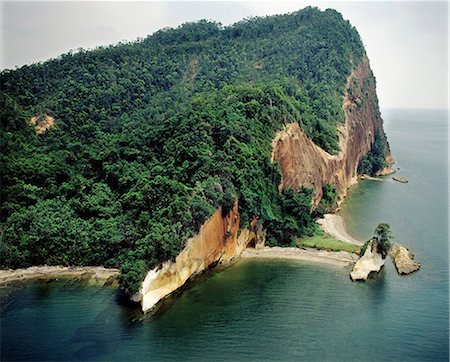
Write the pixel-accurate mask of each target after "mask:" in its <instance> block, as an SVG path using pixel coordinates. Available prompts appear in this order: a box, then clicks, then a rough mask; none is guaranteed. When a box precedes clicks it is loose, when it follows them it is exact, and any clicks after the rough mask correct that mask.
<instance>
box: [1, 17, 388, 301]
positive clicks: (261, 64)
mask: <svg viewBox="0 0 450 362" xmlns="http://www.w3.org/2000/svg"><path fill="white" fill-rule="evenodd" d="M363 66H365V67H366V68H367V67H368V62H367V58H366V56H365V51H364V48H363V45H362V42H361V40H360V38H359V35H358V33H357V31H356V30H355V29H354V28H353V27H352V26H351V25H350V24H349V23H348V22H347V21H344V20H343V19H342V17H341V15H340V14H339V13H337V12H336V11H334V10H326V11H324V12H321V11H319V10H317V9H314V8H306V9H304V10H301V11H299V12H296V13H293V14H288V15H279V16H272V17H266V18H254V19H249V20H245V21H242V22H239V23H237V24H234V25H232V26H230V27H222V26H221V25H220V24H216V23H211V22H207V21H200V22H198V23H190V24H185V25H183V26H181V27H179V28H177V29H165V30H161V31H159V32H157V33H155V34H153V35H152V36H149V37H148V38H146V39H144V40H141V41H138V42H134V43H128V44H119V45H116V46H111V47H107V48H99V49H96V50H94V51H80V52H77V53H74V54H65V55H62V56H61V57H59V58H58V59H55V60H51V61H48V62H45V63H42V64H35V65H31V66H25V67H22V68H20V69H17V70H13V71H4V72H2V73H1V87H2V93H1V115H0V116H1V137H2V142H1V167H2V170H1V171H2V172H1V185H2V187H1V222H2V234H1V254H2V259H1V267H2V268H6V267H13V268H16V267H26V266H31V265H39V264H44V263H45V264H49V265H105V266H120V267H121V281H122V284H123V286H124V287H125V288H127V289H128V290H129V291H130V292H135V291H137V290H138V288H139V286H140V283H141V281H142V280H143V277H144V276H145V273H146V272H147V270H149V269H151V268H153V267H155V266H156V265H158V264H159V263H160V262H162V261H165V260H171V259H172V260H173V259H174V258H175V257H176V256H177V255H178V254H179V253H180V251H181V250H183V248H184V246H185V245H186V242H187V240H188V239H189V238H191V237H192V236H194V235H195V234H196V233H197V232H198V231H199V230H200V228H201V226H202V225H203V224H204V222H205V221H206V220H208V219H209V218H210V217H211V216H212V215H213V214H214V213H215V212H216V210H219V209H221V210H222V215H223V217H228V216H226V215H229V212H230V211H232V209H233V206H234V204H235V200H237V201H238V205H239V218H240V227H241V228H248V227H250V229H252V230H264V231H265V232H266V242H267V243H268V244H270V245H290V244H291V242H292V240H293V238H294V237H297V236H301V235H312V234H313V233H314V232H315V229H316V226H315V224H314V222H313V220H314V217H316V216H318V215H320V214H321V213H323V212H325V211H327V210H328V209H330V208H331V207H332V206H333V205H334V203H335V202H336V198H337V196H338V194H339V195H342V194H343V192H342V189H346V187H348V184H346V183H345V182H344V183H343V184H342V185H341V184H340V183H339V182H338V181H339V180H338V179H337V178H334V177H331V176H332V175H334V174H333V172H334V171H333V170H331V169H330V170H331V171H330V172H328V174H329V175H328V176H329V177H328V178H327V177H326V172H325V173H323V174H320V175H318V176H315V177H317V178H320V183H317V182H311V180H313V178H312V179H309V183H308V182H305V180H303V179H302V177H296V178H295V179H296V180H297V181H296V182H295V184H292V185H289V184H286V182H285V181H286V177H287V176H286V174H285V173H284V171H285V170H283V168H281V169H280V167H279V164H278V163H276V162H275V163H272V158H273V152H274V150H273V144H272V142H273V140H274V138H275V136H276V134H277V132H283V130H285V128H286V127H288V126H289V125H291V124H298V132H301V134H304V135H305V137H306V138H307V139H308V142H311V143H312V144H313V145H314V147H317V149H320V151H319V152H320V153H323V155H325V156H324V157H325V158H326V159H328V158H330V159H337V158H339V157H341V156H340V155H342V154H343V153H346V151H347V146H345V149H343V148H342V142H341V144H340V140H342V132H341V131H342V127H345V124H346V119H347V118H348V113H349V111H348V110H349V109H354V110H355V111H354V114H359V116H358V117H360V118H361V119H360V120H361V122H362V123H361V122H360V123H361V127H362V128H361V130H364V129H365V126H366V125H367V124H368V123H367V122H371V123H370V124H371V127H370V132H369V133H367V134H361V139H362V140H363V141H361V142H362V143H361V144H358V143H355V145H356V146H355V147H356V148H357V149H356V151H355V153H354V155H353V156H352V157H351V160H352V162H351V163H348V164H347V163H345V162H344V163H345V164H344V163H343V164H342V165H341V164H339V165H341V166H342V167H347V168H348V170H347V172H346V175H347V174H349V175H350V174H351V175H353V174H354V173H355V172H356V167H357V166H358V164H359V161H360V159H361V158H362V156H363V155H364V154H368V155H367V156H365V157H364V160H365V162H364V164H361V165H360V171H361V172H362V170H364V171H366V170H369V169H370V170H369V171H370V173H374V172H376V171H378V169H380V168H382V167H384V166H385V160H384V156H385V155H387V154H388V148H387V147H386V146H387V143H386V140H385V137H384V132H383V131H382V124H381V118H380V117H379V111H378V104H377V100H376V94H375V90H374V89H375V81H374V78H373V76H372V74H371V72H370V68H367V69H366V68H365V73H364V74H363V75H364V77H361V76H360V77H359V78H358V76H357V72H356V70H357V69H362V67H363ZM358 67H359V68H358ZM351 74H356V76H354V77H353V78H349V77H350V75H351ZM349 79H352V83H349ZM366 79H367V81H366ZM344 100H348V101H349V102H350V103H351V104H350V105H347V107H344V106H343V104H344ZM344 105H345V104H344ZM360 110H364V112H362V111H361V112H360ZM346 112H347V113H346ZM350 112H352V111H351V110H350ZM358 112H360V113H358ZM365 117H366V118H365ZM367 117H369V119H367ZM364 122H366V123H364ZM362 132H364V131H362ZM372 145H376V147H372ZM371 150H372V152H370V151H371ZM295 152H300V153H301V147H300V151H299V150H298V151H295ZM283 159H285V158H283V157H281V158H275V159H273V161H279V162H280V165H281V164H282V163H283ZM294 161H295V160H294ZM294 161H293V164H295V162H294ZM289 162H290V161H289ZM289 162H288V163H289ZM291 163H292V162H291ZM355 163H356V164H355ZM327 165H329V164H328V163H326V164H324V166H323V167H324V169H326V168H327V167H328V166H327ZM333 167H338V166H333ZM339 167H340V166H339ZM313 168H314V167H313ZM292 172H294V173H295V172H298V169H297V171H292ZM292 172H291V174H292ZM353 176H354V175H353ZM345 177H346V178H347V176H345ZM313 181H314V180H313ZM280 185H282V186H285V187H281V188H280ZM318 185H319V186H318ZM280 190H281V192H280ZM312 205H315V206H314V207H313V208H312ZM311 210H313V211H311ZM236 232H237V231H236Z"/></svg>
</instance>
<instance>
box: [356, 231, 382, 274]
mask: <svg viewBox="0 0 450 362" xmlns="http://www.w3.org/2000/svg"><path fill="white" fill-rule="evenodd" d="M377 246H378V243H377V241H376V240H375V239H373V240H372V241H371V242H370V243H369V245H368V246H367V249H366V251H365V253H364V255H363V256H362V257H361V258H360V259H359V260H358V261H357V262H356V263H355V266H354V267H353V270H352V271H351V273H350V278H351V279H352V280H353V281H356V280H367V278H368V277H369V275H370V273H378V272H379V271H380V270H381V268H382V267H383V265H384V263H385V262H386V259H383V257H382V256H381V254H380V253H379V252H378V251H377Z"/></svg>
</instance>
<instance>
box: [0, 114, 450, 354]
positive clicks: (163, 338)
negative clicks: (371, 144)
mask: <svg viewBox="0 0 450 362" xmlns="http://www.w3.org/2000/svg"><path fill="white" fill-rule="evenodd" d="M383 115H384V118H385V120H386V122H385V129H386V131H387V134H388V137H389V141H390V143H391V149H392V151H393V154H394V157H395V159H396V165H395V167H399V168H400V170H399V171H398V175H401V176H405V177H407V178H408V179H409V180H410V182H409V183H408V184H399V183H396V182H394V181H392V180H390V178H391V177H387V181H383V182H379V181H365V182H362V183H360V184H359V185H357V186H356V187H354V188H353V189H351V190H350V192H349V196H348V198H347V200H346V203H345V204H344V207H343V209H342V215H343V217H344V219H345V220H346V222H347V224H348V228H349V230H350V231H351V233H352V234H354V235H355V236H357V237H359V238H363V239H367V238H368V237H370V236H371V234H372V232H373V229H374V228H375V226H376V225H377V224H378V223H379V222H388V223H390V224H391V228H392V231H393V234H394V236H395V237H396V241H398V242H401V243H404V244H406V245H407V246H408V247H410V248H411V250H412V251H413V252H414V253H415V254H416V257H417V259H418V260H419V261H420V262H421V263H422V269H421V270H420V271H419V272H418V273H415V274H413V275H410V276H405V277H400V276H398V275H397V273H396V272H395V269H394V267H393V266H392V264H391V263H390V262H388V263H387V265H386V267H385V269H384V270H383V271H382V273H380V274H379V275H378V276H376V277H375V278H373V279H371V280H370V281H368V282H367V283H352V282H351V281H350V279H349V277H348V272H349V270H348V269H346V268H341V267H335V266H321V265H317V264H316V265H314V264H308V263H305V262H296V261H280V260H255V261H250V260H244V261H241V262H239V263H237V264H236V265H234V266H232V267H230V268H227V269H225V270H224V271H221V272H218V273H213V274H211V275H208V276H205V277H203V278H201V279H199V280H197V281H195V282H194V283H193V284H192V285H191V286H190V287H189V288H187V289H185V290H184V291H183V292H181V293H180V294H179V295H178V296H177V298H173V299H171V300H169V301H167V302H166V303H165V304H164V305H163V307H162V308H161V310H160V311H159V312H158V313H157V314H156V315H154V316H151V317H147V318H144V319H140V315H139V313H138V311H136V310H133V309H132V308H130V307H129V306H126V305H124V304H123V302H122V299H121V296H120V295H118V293H117V292H116V291H115V290H114V289H108V288H105V289H100V288H98V287H89V286H82V285H80V284H74V283H66V282H63V281H60V282H53V283H38V282H33V283H26V284H23V285H21V286H20V288H18V289H17V290H14V291H12V292H11V291H10V290H7V289H3V290H2V293H3V294H4V295H5V294H8V296H6V297H5V296H4V297H3V298H2V312H1V360H2V361H6V360H104V361H113V360H117V361H127V360H139V361H140V360H152V361H154V360H192V361H194V360H195V361H197V360H212V359H218V360H234V361H236V360H274V359H276V360H306V361H310V360H337V361H341V360H342V361H344V360H345V361H365V360H392V361H394V360H395V361H399V360H402V361H403V360H417V361H424V360H433V361H436V360H448V353H449V342H448V341H449V333H448V323H449V317H448V312H449V310H448V291H449V289H448V281H449V279H448V184H447V172H448V160H447V158H446V157H447V156H446V155H447V114H446V113H444V112H438V111H432V112H430V111H428V112H412V111H389V112H387V111H386V112H384V113H383ZM7 292H8V293H7Z"/></svg>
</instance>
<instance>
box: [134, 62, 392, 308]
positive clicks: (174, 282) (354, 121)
mask: <svg viewBox="0 0 450 362" xmlns="http://www.w3.org/2000/svg"><path fill="white" fill-rule="evenodd" d="M346 88H347V92H346V95H345V97H344V102H343V108H344V111H345V119H346V120H345V124H343V125H339V126H338V132H339V140H340V149H341V150H340V152H339V154H338V155H330V154H329V153H327V152H325V151H324V150H323V149H321V148H320V147H318V146H317V145H315V144H314V143H313V142H312V141H311V140H310V139H308V138H307V137H306V135H305V133H303V132H302V131H301V129H300V126H299V125H298V123H291V124H288V125H286V127H285V129H284V130H283V131H279V132H277V134H276V135H275V137H274V139H273V142H272V145H273V152H272V161H273V162H278V163H279V166H280V169H281V173H282V176H283V177H282V182H281V184H280V190H281V189H283V188H285V187H288V188H292V189H294V190H296V191H297V190H298V189H299V188H300V186H302V185H303V186H306V187H311V188H313V189H314V198H313V201H314V202H315V203H316V204H317V203H318V202H319V201H320V198H321V197H322V187H323V185H324V184H325V183H327V182H329V183H332V184H334V185H336V189H337V191H338V194H339V196H340V197H341V198H342V197H344V196H345V194H346V191H347V188H348V187H349V186H350V185H351V184H352V183H354V182H356V176H357V175H356V172H357V167H358V163H359V160H360V159H361V157H362V156H363V155H364V154H366V153H367V152H368V151H369V150H370V149H371V147H372V144H373V142H374V137H375V132H376V131H377V130H379V131H380V133H381V135H382V136H383V138H384V140H385V150H386V156H387V157H388V161H389V159H390V151H389V145H388V143H387V141H386V137H385V134H384V131H383V126H382V123H383V121H382V119H381V116H380V111H379V108H378V100H377V96H376V91H375V79H374V77H373V74H372V71H371V70H370V66H369V61H368V59H367V58H364V59H363V60H362V62H361V64H360V65H358V66H357V67H356V68H355V70H354V71H353V72H352V73H351V75H350V76H349V78H348V81H347V87H346ZM239 221H240V220H239V212H238V204H237V202H236V204H235V205H234V207H233V209H232V210H231V211H230V212H229V213H228V214H227V215H225V216H224V215H222V211H221V209H218V210H217V211H216V212H215V213H214V215H213V216H212V217H211V218H210V219H209V220H208V221H206V222H205V224H204V225H203V226H202V228H201V229H200V231H199V233H198V234H197V235H196V236H194V237H193V238H191V239H190V240H189V241H188V242H187V244H186V246H185V248H184V249H183V250H182V252H181V253H180V254H179V255H178V256H177V258H176V260H175V261H167V262H165V263H163V264H162V265H161V266H159V267H156V268H155V269H153V270H151V271H149V272H148V274H147V276H146V278H145V280H144V281H143V283H142V286H141V290H140V293H139V296H136V298H134V299H135V300H140V301H141V304H142V310H143V311H148V310H151V309H152V308H153V307H154V306H155V305H156V304H157V303H158V302H159V301H160V300H161V299H163V298H164V297H166V296H167V295H169V294H171V293H172V292H173V291H175V290H177V289H178V288H179V287H181V286H182V285H183V284H184V283H185V282H186V281H187V280H188V279H189V278H190V277H192V276H194V275H197V274H199V273H201V272H202V271H204V270H206V269H207V268H209V267H210V266H212V265H214V264H216V263H218V262H227V261H230V260H232V259H233V258H234V257H235V256H239V255H240V254H241V253H242V251H243V250H244V249H245V248H246V247H247V245H249V244H250V243H253V242H255V243H256V244H261V242H262V243H263V242H264V241H263V240H264V233H263V232H259V233H256V232H255V229H256V227H255V226H256V220H253V222H252V223H251V225H250V228H249V229H241V228H240V225H239Z"/></svg>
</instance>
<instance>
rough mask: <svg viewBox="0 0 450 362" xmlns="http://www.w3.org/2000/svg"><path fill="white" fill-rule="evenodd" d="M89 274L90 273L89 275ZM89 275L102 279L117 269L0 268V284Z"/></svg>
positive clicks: (97, 279) (115, 274) (107, 277)
mask: <svg viewBox="0 0 450 362" xmlns="http://www.w3.org/2000/svg"><path fill="white" fill-rule="evenodd" d="M89 274H90V275H89ZM81 275H86V276H88V275H89V279H90V280H96V281H104V280H107V279H109V278H110V277H117V276H118V275H119V269H113V268H104V267H101V266H82V267H81V266H80V267H78V266H74V267H66V266H47V265H44V266H33V267H30V268H26V269H7V270H0V285H2V284H6V283H10V282H16V281H23V280H31V279H51V278H56V277H75V276H81Z"/></svg>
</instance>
